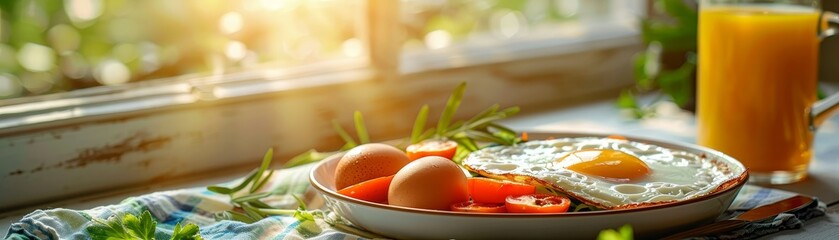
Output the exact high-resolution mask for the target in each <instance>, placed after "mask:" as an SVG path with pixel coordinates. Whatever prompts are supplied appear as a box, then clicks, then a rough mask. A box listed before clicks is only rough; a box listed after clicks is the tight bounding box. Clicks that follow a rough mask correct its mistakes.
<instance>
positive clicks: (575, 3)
mask: <svg viewBox="0 0 839 240" xmlns="http://www.w3.org/2000/svg"><path fill="white" fill-rule="evenodd" d="M556 10H557V11H558V12H559V14H560V15H562V16H563V17H573V16H575V15H577V13H578V12H580V0H560V1H559V2H558V4H556Z"/></svg>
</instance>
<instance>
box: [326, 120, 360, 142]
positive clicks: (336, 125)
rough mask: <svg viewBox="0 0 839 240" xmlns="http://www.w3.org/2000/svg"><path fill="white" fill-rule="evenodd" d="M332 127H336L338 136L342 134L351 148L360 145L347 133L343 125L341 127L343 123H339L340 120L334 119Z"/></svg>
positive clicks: (342, 137)
mask: <svg viewBox="0 0 839 240" xmlns="http://www.w3.org/2000/svg"><path fill="white" fill-rule="evenodd" d="M332 128H334V129H335V132H338V136H341V139H343V140H344V142H345V143H347V144H346V145H349V146H350V148H353V147H355V146H358V143H356V142H355V140H353V138H352V137H351V136H350V134H349V133H347V131H346V130H344V128H343V127H341V124H339V123H338V120H332Z"/></svg>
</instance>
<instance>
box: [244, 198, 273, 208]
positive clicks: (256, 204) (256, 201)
mask: <svg viewBox="0 0 839 240" xmlns="http://www.w3.org/2000/svg"><path fill="white" fill-rule="evenodd" d="M248 204H250V205H251V206H254V207H256V208H273V207H271V205H268V204H267V203H265V202H263V201H261V200H259V199H254V200H250V201H248Z"/></svg>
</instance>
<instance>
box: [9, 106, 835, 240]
mask: <svg viewBox="0 0 839 240" xmlns="http://www.w3.org/2000/svg"><path fill="white" fill-rule="evenodd" d="M657 110H658V112H659V114H658V116H657V117H655V118H652V119H645V120H632V119H628V118H626V117H625V116H623V115H622V114H621V112H620V111H618V110H617V109H616V108H615V107H614V102H613V101H612V100H603V101H599V102H592V103H588V104H582V105H578V106H576V107H571V108H564V109H557V110H553V111H547V112H541V113H537V114H532V115H525V116H517V117H515V118H511V119H509V120H506V121H504V124H505V125H507V126H509V127H512V128H514V129H517V130H522V131H572V132H580V131H587V132H592V133H607V134H623V135H626V136H643V137H645V138H651V139H661V140H671V141H672V140H675V141H682V142H687V143H694V142H695V131H696V128H695V120H694V116H693V114H691V113H689V112H684V111H681V110H679V109H678V108H676V107H675V106H674V105H672V104H669V103H665V104H660V105H659V106H658V107H657ZM814 150H815V153H816V154H815V159H814V161H813V163H812V165H811V167H810V174H809V176H808V177H807V179H805V180H804V181H801V182H798V183H794V184H787V185H778V186H769V187H773V188H778V189H783V190H787V191H791V192H798V193H801V194H806V195H811V196H816V197H818V198H819V199H821V200H822V201H824V202H825V203H834V202H837V201H839V174H836V172H837V171H839V116H834V117H833V118H831V119H830V120H828V121H827V122H826V123H825V124H824V125H822V127H821V128H820V129H819V132H818V133H817V134H816V139H815V143H814ZM243 174H244V173H238V172H237V173H231V174H226V175H219V176H211V177H205V178H199V179H196V180H193V181H182V182H172V183H162V184H157V185H150V186H146V187H144V188H142V189H131V190H124V191H121V192H110V193H103V194H101V195H97V196H88V197H84V198H76V199H67V200H64V201H61V202H55V203H52V204H48V205H43V206H37V207H31V208H25V209H17V210H14V211H11V212H5V213H0V229H2V231H3V234H5V232H6V230H7V229H8V228H9V225H10V224H11V223H12V222H15V221H17V220H19V219H20V218H21V217H22V216H23V215H25V214H27V213H29V212H31V211H33V210H34V209H38V208H56V207H62V208H70V209H89V208H93V207H96V206H102V205H109V204H116V203H119V202H120V201H122V200H123V199H125V198H127V197H130V196H135V195H140V194H144V193H149V192H155V191H165V190H172V189H179V188H188V187H196V186H207V185H210V184H214V183H219V182H226V181H230V180H233V179H235V178H238V177H240V176H242V175H243ZM837 222H839V219H833V218H828V219H827V220H822V221H821V222H817V223H809V222H808V223H806V224H805V226H804V228H803V229H800V230H793V231H784V232H781V233H778V234H773V235H769V236H767V237H764V238H768V239H798V238H802V237H807V236H813V235H808V234H811V233H808V232H807V229H808V224H832V225H839V224H837ZM811 228H814V227H812V226H811Z"/></svg>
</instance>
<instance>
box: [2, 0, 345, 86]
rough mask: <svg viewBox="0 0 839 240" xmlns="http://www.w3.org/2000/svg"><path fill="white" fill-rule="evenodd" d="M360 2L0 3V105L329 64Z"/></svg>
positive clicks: (109, 0) (31, 0) (94, 0)
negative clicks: (135, 84) (151, 82)
mask: <svg viewBox="0 0 839 240" xmlns="http://www.w3.org/2000/svg"><path fill="white" fill-rule="evenodd" d="M358 3H359V1H357V0H351V1H338V0H330V1H281V0H246V1H225V0H178V1H170V0H143V1H139V0H2V1H0V99H2V98H10V97H18V96H27V95H37V94H45V93H51V92H59V91H67V90H73V89H79V88H87V87H93V86H100V85H112V84H120V83H123V82H126V81H142V80H148V79H158V78H166V77H173V76H179V75H183V74H209V73H220V72H228V71H236V70H237V69H241V68H258V67H276V66H287V65H295V64H305V63H310V62H315V61H319V60H322V59H326V58H334V57H336V56H340V55H341V50H342V47H343V45H344V43H345V42H346V41H348V40H350V39H353V38H355V24H356V22H357V20H358V19H357V12H358V11H357V10H358V9H360V7H359V6H358V5H359V4H358Z"/></svg>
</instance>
